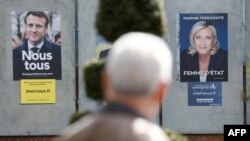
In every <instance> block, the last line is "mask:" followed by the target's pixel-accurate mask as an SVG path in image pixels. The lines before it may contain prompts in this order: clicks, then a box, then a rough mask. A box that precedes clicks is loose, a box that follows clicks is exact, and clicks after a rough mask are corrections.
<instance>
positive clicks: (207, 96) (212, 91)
mask: <svg viewBox="0 0 250 141" xmlns="http://www.w3.org/2000/svg"><path fill="white" fill-rule="evenodd" d="M221 85H222V84H221V82H202V83H196V82H189V83H188V106H221V105H222V86H221Z"/></svg>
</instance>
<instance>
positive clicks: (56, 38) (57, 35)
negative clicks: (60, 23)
mask: <svg viewBox="0 0 250 141" xmlns="http://www.w3.org/2000/svg"><path fill="white" fill-rule="evenodd" d="M59 38H61V32H58V33H56V35H55V42H56V41H57V40H58V39H59Z"/></svg>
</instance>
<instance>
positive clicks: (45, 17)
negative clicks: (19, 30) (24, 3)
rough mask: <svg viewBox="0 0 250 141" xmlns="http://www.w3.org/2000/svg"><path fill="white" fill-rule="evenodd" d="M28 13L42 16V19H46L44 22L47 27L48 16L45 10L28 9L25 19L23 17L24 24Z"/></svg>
mask: <svg viewBox="0 0 250 141" xmlns="http://www.w3.org/2000/svg"><path fill="white" fill-rule="evenodd" d="M29 15H33V16H36V17H39V18H44V19H45V20H46V22H45V27H48V24H49V17H48V15H47V14H46V13H45V12H43V11H29V12H28V13H27V14H26V16H25V19H24V23H25V25H26V23H27V17H28V16H29Z"/></svg>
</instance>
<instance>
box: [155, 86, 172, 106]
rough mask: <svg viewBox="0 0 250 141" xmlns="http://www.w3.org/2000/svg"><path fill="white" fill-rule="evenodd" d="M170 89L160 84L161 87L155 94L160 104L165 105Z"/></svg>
mask: <svg viewBox="0 0 250 141" xmlns="http://www.w3.org/2000/svg"><path fill="white" fill-rule="evenodd" d="M168 89H169V85H167V84H164V83H160V85H159V87H158V88H157V90H156V94H155V100H156V101H157V102H158V103H163V101H164V98H165V95H166V93H167V91H168Z"/></svg>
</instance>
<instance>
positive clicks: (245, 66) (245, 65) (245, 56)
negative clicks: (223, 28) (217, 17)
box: [242, 0, 247, 125]
mask: <svg viewBox="0 0 250 141" xmlns="http://www.w3.org/2000/svg"><path fill="white" fill-rule="evenodd" d="M242 11H243V12H242V14H243V15H242V17H243V23H242V36H243V40H242V46H243V54H242V55H243V122H244V125H246V124H247V100H246V97H247V73H246V72H247V71H246V69H247V63H246V62H247V54H246V53H247V49H246V35H247V34H246V30H247V29H246V0H243V2H242Z"/></svg>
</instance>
